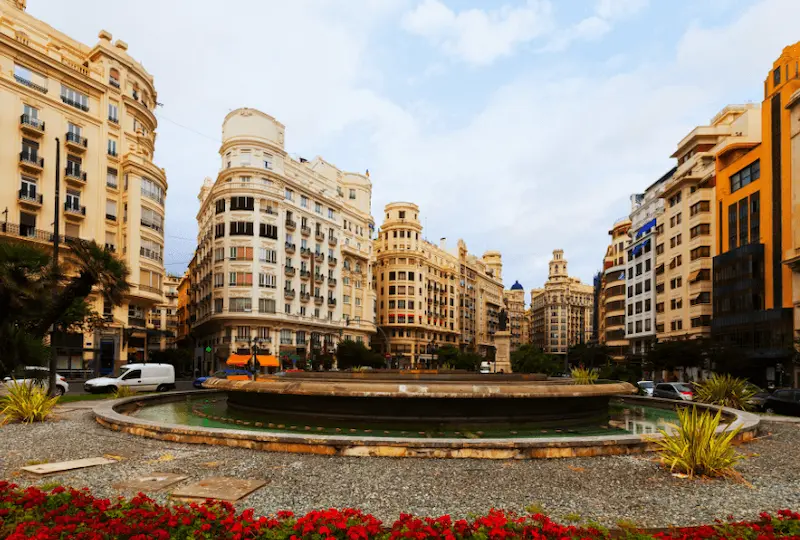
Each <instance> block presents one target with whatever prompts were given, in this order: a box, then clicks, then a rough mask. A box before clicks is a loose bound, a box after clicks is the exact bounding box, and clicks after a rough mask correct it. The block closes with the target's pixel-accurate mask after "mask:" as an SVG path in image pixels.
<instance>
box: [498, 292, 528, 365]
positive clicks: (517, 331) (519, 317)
mask: <svg viewBox="0 0 800 540" xmlns="http://www.w3.org/2000/svg"><path fill="white" fill-rule="evenodd" d="M503 302H504V304H505V309H506V312H507V313H508V330H509V331H510V332H511V350H512V351H515V350H517V349H518V348H519V346H520V345H524V344H525V343H528V340H529V337H528V331H529V329H528V325H527V324H526V315H525V290H524V289H513V290H507V291H504V292H503Z"/></svg>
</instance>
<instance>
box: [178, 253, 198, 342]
mask: <svg viewBox="0 0 800 540" xmlns="http://www.w3.org/2000/svg"><path fill="white" fill-rule="evenodd" d="M189 266H190V267H191V266H192V264H191V263H189ZM191 290H192V279H191V273H190V272H188V271H187V272H186V273H185V274H184V275H183V276H181V278H180V280H179V281H178V305H177V308H176V313H177V318H178V328H177V330H176V335H175V339H176V340H177V342H178V346H179V347H187V348H190V349H191V348H193V346H194V345H193V343H192V341H191V339H190V332H191V330H192V320H191V317H192V314H193V313H194V308H193V306H192V300H193V297H192V294H191Z"/></svg>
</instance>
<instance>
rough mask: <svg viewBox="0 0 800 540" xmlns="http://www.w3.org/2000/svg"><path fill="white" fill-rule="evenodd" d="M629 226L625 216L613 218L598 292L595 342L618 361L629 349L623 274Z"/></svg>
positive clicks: (623, 357) (628, 240)
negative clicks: (626, 336)
mask: <svg viewBox="0 0 800 540" xmlns="http://www.w3.org/2000/svg"><path fill="white" fill-rule="evenodd" d="M630 228H631V220H630V218H629V217H627V216H626V217H624V218H620V219H618V220H617V221H615V222H614V226H613V227H612V228H611V230H610V231H608V234H609V236H610V237H611V243H610V244H609V245H608V248H607V249H606V255H605V257H604V258H603V273H602V278H601V283H600V290H599V294H598V301H599V302H598V303H599V308H598V312H597V319H598V323H599V325H600V327H599V329H598V331H597V336H598V342H599V343H600V344H603V345H606V346H607V347H608V348H609V353H610V355H611V358H612V359H614V360H615V361H617V362H621V361H623V360H625V358H626V356H627V354H628V350H629V345H628V340H627V339H626V338H625V330H626V327H625V309H626V308H625V299H626V289H625V276H626V259H627V246H628V244H629V242H630V238H629V236H628V232H629V231H630Z"/></svg>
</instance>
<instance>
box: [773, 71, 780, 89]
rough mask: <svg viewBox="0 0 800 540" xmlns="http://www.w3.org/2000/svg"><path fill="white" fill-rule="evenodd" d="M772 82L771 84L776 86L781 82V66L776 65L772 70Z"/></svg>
mask: <svg viewBox="0 0 800 540" xmlns="http://www.w3.org/2000/svg"><path fill="white" fill-rule="evenodd" d="M772 84H773V86H778V85H779V84H781V68H780V67H776V68H775V70H774V71H773V72H772Z"/></svg>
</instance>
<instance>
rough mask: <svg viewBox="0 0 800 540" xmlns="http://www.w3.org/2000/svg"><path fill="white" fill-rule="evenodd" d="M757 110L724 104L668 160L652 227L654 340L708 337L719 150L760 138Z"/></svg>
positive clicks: (709, 331)
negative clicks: (671, 166)
mask: <svg viewBox="0 0 800 540" xmlns="http://www.w3.org/2000/svg"><path fill="white" fill-rule="evenodd" d="M760 114H761V113H760V109H759V107H758V106H756V105H729V106H727V107H725V108H724V109H723V110H722V111H720V112H719V113H718V114H717V115H716V116H714V118H712V119H711V122H709V125H707V126H698V127H696V128H695V129H693V130H692V131H691V132H690V133H689V134H688V135H686V137H684V138H683V139H682V140H681V141H680V142H679V143H678V148H677V150H676V151H675V153H674V154H673V155H672V157H674V158H676V159H677V162H678V163H677V169H676V170H675V173H674V174H673V176H672V178H671V179H669V181H668V182H667V184H666V186H665V188H664V191H663V193H662V194H661V198H662V199H663V201H664V209H663V213H662V214H661V215H659V216H658V225H657V227H656V233H657V236H656V242H657V244H656V312H657V315H656V317H657V318H656V331H657V336H658V339H659V341H664V340H670V339H687V338H708V337H710V336H711V319H712V314H713V308H712V270H713V264H712V263H713V259H712V257H713V256H714V255H715V254H716V233H717V228H718V226H717V205H716V204H715V203H716V200H715V178H716V165H715V159H716V158H715V155H716V151H717V149H718V148H721V147H723V146H724V145H726V144H733V143H735V144H751V143H753V142H754V141H758V140H759V138H760V125H761V118H760Z"/></svg>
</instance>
